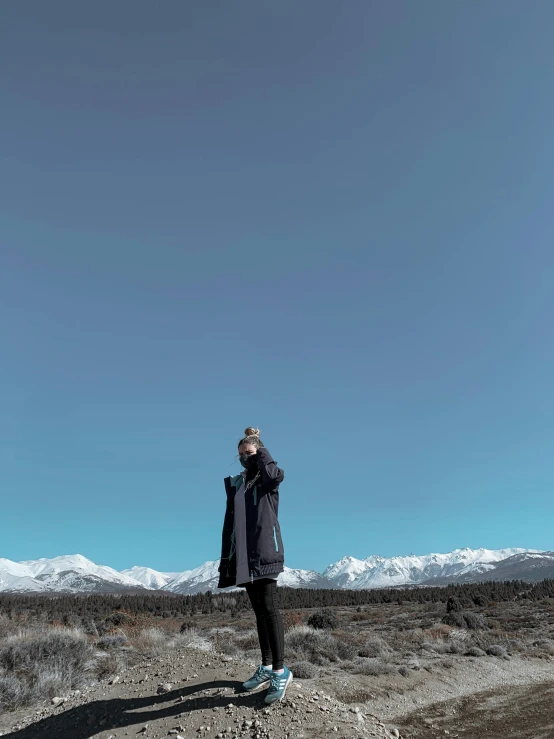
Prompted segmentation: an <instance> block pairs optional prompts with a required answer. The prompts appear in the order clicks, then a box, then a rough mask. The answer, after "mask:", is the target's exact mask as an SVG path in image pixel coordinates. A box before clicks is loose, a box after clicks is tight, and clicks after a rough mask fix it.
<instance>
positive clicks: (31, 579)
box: [0, 548, 554, 595]
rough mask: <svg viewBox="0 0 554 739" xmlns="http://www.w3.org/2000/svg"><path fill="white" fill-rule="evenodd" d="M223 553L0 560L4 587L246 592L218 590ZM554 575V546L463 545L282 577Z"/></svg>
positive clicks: (359, 585) (300, 580)
mask: <svg viewBox="0 0 554 739" xmlns="http://www.w3.org/2000/svg"><path fill="white" fill-rule="evenodd" d="M218 566H219V559H215V560H210V561H208V562H204V564H201V565H200V566H199V567H196V568H194V569H192V570H184V571H183V572H158V571H156V570H153V569H151V568H149V567H138V566H136V567H131V568H130V569H127V570H123V571H122V572H118V571H117V570H114V569H112V568H111V567H106V566H104V565H97V564H95V563H94V562H92V561H91V560H90V559H87V558H86V557H83V556H82V555H80V554H73V555H66V556H60V557H53V558H52V559H46V558H44V559H37V560H26V561H24V562H12V561H11V560H9V559H0V592H2V591H4V592H21V593H44V592H64V593H81V592H121V591H127V592H132V591H145V590H155V591H160V590H161V591H167V592H170V593H178V594H182V595H193V594H195V593H203V592H207V591H208V590H211V591H212V592H225V593H228V592H233V591H235V590H238V591H242V588H225V589H223V590H220V591H218V589H217V583H218V579H219V573H218V571H217V568H218ZM553 576H554V552H541V551H540V550H538V549H520V548H512V549H496V550H491V549H467V548H466V549H455V550H454V551H453V552H448V553H446V554H425V555H413V554H412V555H409V556H401V557H389V558H386V557H379V556H378V555H371V556H370V557H367V558H366V559H356V558H355V557H350V556H348V557H343V558H342V559H340V560H339V561H338V562H334V563H332V564H330V565H329V566H328V567H327V568H326V569H325V570H324V571H323V573H319V572H315V571H314V570H302V569H292V568H290V567H286V566H285V569H284V571H283V572H282V573H280V575H279V578H278V584H279V585H280V586H285V587H290V588H338V589H349V590H363V589H369V588H386V587H395V586H396V587H399V586H400V587H401V586H414V585H427V586H429V585H442V584H446V583H449V582H476V581H479V580H485V579H486V580H503V579H515V578H517V579H521V580H526V579H529V580H540V579H543V578H545V577H553Z"/></svg>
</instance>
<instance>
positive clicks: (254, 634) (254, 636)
mask: <svg viewBox="0 0 554 739" xmlns="http://www.w3.org/2000/svg"><path fill="white" fill-rule="evenodd" d="M235 644H236V645H237V647H238V648H239V649H242V650H243V651H246V650H248V649H259V648H260V638H259V636H258V630H257V629H248V631H244V632H243V633H242V634H241V635H240V636H238V635H237V636H235Z"/></svg>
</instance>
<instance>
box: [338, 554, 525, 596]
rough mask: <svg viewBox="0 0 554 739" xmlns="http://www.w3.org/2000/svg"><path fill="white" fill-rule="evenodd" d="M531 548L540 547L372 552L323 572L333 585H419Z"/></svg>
mask: <svg viewBox="0 0 554 739" xmlns="http://www.w3.org/2000/svg"><path fill="white" fill-rule="evenodd" d="M527 551H532V552H536V551H538V550H536V549H533V550H527V549H518V548H512V549H496V550H491V549H469V548H465V549H455V550H454V551H453V552H447V553H446V554H426V555H409V556H403V557H390V558H385V557H379V556H377V555H372V556H370V557H368V558H367V559H356V558H355V557H343V558H342V559H340V560H339V561H338V562H335V563H333V564H330V565H329V566H328V567H327V568H326V569H325V570H324V571H323V576H324V577H326V578H327V579H328V580H330V581H331V583H333V585H332V587H339V588H351V589H353V590H362V589H365V588H386V587H393V586H395V585H397V586H398V585H417V584H419V583H423V582H427V581H429V580H432V579H434V578H437V577H454V576H457V575H461V574H463V575H466V574H468V573H471V572H483V571H485V570H486V569H490V568H491V567H494V566H495V564H496V563H497V562H500V561H502V560H503V559H506V558H507V557H511V556H513V555H514V554H519V553H522V552H527Z"/></svg>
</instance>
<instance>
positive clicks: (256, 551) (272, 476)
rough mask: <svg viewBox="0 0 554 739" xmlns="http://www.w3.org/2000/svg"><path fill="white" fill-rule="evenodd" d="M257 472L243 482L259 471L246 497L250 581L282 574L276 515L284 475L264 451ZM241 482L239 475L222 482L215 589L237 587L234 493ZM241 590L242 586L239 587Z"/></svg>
mask: <svg viewBox="0 0 554 739" xmlns="http://www.w3.org/2000/svg"><path fill="white" fill-rule="evenodd" d="M255 456H256V462H257V465H258V466H257V469H254V470H253V471H252V472H250V471H249V472H248V473H247V475H246V482H247V483H248V482H249V481H251V480H252V478H253V477H254V476H255V475H256V472H258V471H259V473H260V476H259V478H258V480H257V481H256V483H255V484H254V485H253V486H251V487H250V488H249V489H248V490H247V491H246V494H245V531H244V532H241V533H243V534H244V535H245V538H246V547H247V552H248V571H249V572H250V577H251V581H252V580H253V579H254V578H255V577H264V576H269V575H277V574H279V572H283V570H284V562H285V552H284V548H283V540H282V538H281V528H280V526H279V521H278V518H277V515H278V512H279V485H280V484H281V483H282V482H283V479H284V477H285V473H284V472H283V470H282V469H280V468H279V467H277V463H276V462H275V460H274V459H273V457H272V456H271V454H270V453H269V452H268V450H267V449H266V448H265V447H259V448H258V451H257V452H256V455H255ZM242 481H243V476H242V475H235V476H233V477H226V478H225V479H224V484H225V492H226V494H227V507H226V509H225V517H224V520H223V530H222V533H221V560H220V563H219V567H218V572H219V581H218V584H217V587H218V588H228V587H231V586H234V585H236V584H237V583H236V573H237V556H236V549H235V546H234V544H235V493H236V492H237V490H238V489H239V488H240V486H241V484H242ZM239 587H244V584H242V583H241V584H239Z"/></svg>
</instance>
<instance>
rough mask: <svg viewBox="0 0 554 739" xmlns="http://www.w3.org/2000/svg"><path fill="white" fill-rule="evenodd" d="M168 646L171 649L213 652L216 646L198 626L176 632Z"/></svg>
mask: <svg viewBox="0 0 554 739" xmlns="http://www.w3.org/2000/svg"><path fill="white" fill-rule="evenodd" d="M167 646H168V648H169V649H199V650H200V651H202V652H211V651H213V648H214V645H213V643H212V641H211V640H210V639H209V638H208V637H207V636H205V635H203V634H201V633H200V632H199V630H198V629H196V628H193V629H184V630H183V631H180V632H179V633H178V634H174V635H173V636H172V637H171V638H170V639H169V641H168V642H167Z"/></svg>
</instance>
